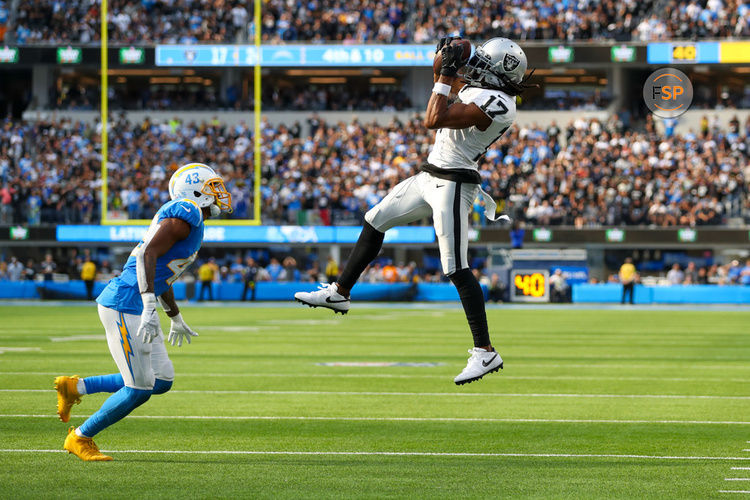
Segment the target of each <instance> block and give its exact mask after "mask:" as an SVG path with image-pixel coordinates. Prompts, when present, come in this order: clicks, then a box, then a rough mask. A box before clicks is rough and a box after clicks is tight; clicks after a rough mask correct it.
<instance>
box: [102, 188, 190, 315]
mask: <svg viewBox="0 0 750 500" xmlns="http://www.w3.org/2000/svg"><path fill="white" fill-rule="evenodd" d="M172 218H174V219H181V220H184V221H185V222H187V223H188V224H190V234H189V235H188V237H187V238H185V239H184V240H182V241H178V242H177V243H175V244H174V245H173V246H172V248H170V249H169V250H167V253H165V254H164V255H162V256H161V257H159V258H158V259H156V275H155V277H154V293H155V294H156V296H157V297H158V296H159V295H161V294H162V293H164V292H166V291H167V289H168V288H169V287H170V286H171V285H172V283H173V282H174V281H175V280H176V279H177V278H179V277H180V275H181V274H182V272H183V271H184V270H185V269H187V268H188V266H190V264H192V263H193V261H194V260H195V256H196V255H197V254H198V249H200V247H201V243H202V242H203V213H202V212H201V209H200V207H198V205H197V204H196V203H195V202H194V201H192V200H188V199H182V200H172V201H170V202H168V203H165V204H164V205H163V206H162V207H161V208H160V209H159V211H158V212H156V215H155V216H154V218H153V220H152V221H151V225H150V226H149V227H148V231H146V234H145V235H144V236H143V239H142V240H141V242H140V243H138V245H137V246H136V247H135V248H134V249H133V251H132V252H131V253H130V257H128V261H127V262H126V263H125V267H124V268H123V269H122V274H120V276H118V277H116V278H113V279H111V280H110V281H109V283H108V284H107V287H106V288H105V289H104V290H103V291H102V293H101V294H100V295H99V297H98V298H97V299H96V301H97V302H98V303H99V304H101V305H103V306H104V307H108V308H110V309H114V310H116V311H120V312H123V313H127V314H141V311H142V310H143V303H142V302H141V294H140V290H139V288H138V276H137V274H136V258H137V256H138V255H140V253H141V252H143V249H144V248H145V246H146V244H147V243H148V242H149V241H151V238H153V236H154V234H156V231H157V229H158V227H159V223H160V222H161V221H162V220H164V219H172Z"/></svg>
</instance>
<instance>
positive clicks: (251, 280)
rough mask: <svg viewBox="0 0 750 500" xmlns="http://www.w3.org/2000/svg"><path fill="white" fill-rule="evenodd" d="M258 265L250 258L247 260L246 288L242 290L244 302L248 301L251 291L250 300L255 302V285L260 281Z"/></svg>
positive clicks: (244, 272)
mask: <svg viewBox="0 0 750 500" xmlns="http://www.w3.org/2000/svg"><path fill="white" fill-rule="evenodd" d="M258 273H259V269H258V265H257V264H256V263H255V259H253V258H252V257H248V258H247V259H245V269H244V271H243V274H244V276H243V277H244V282H245V287H244V288H243V289H242V300H247V291H248V290H250V300H253V301H254V300H255V284H256V281H257V279H258Z"/></svg>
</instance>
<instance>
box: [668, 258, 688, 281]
mask: <svg viewBox="0 0 750 500" xmlns="http://www.w3.org/2000/svg"><path fill="white" fill-rule="evenodd" d="M684 281H685V273H684V272H682V269H680V264H678V263H677V262H675V263H674V264H672V269H670V270H669V272H668V273H667V282H668V283H669V284H670V285H682V283H683V282H684Z"/></svg>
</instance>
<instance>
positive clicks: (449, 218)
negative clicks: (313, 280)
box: [365, 172, 479, 275]
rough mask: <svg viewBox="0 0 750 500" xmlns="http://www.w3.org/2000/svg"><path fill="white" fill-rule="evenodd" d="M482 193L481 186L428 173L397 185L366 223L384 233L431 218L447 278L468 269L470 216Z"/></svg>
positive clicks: (368, 213) (367, 217) (374, 209)
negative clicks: (478, 196)
mask: <svg viewBox="0 0 750 500" xmlns="http://www.w3.org/2000/svg"><path fill="white" fill-rule="evenodd" d="M477 192H479V185H478V184H468V183H463V182H453V181H449V180H445V179H440V178H438V177H433V176H432V175H430V174H429V173H427V172H420V173H419V174H417V175H415V176H412V177H409V178H408V179H406V180H404V181H402V182H400V183H398V185H396V187H394V188H393V190H392V191H391V192H390V193H388V195H387V196H386V197H385V198H383V199H382V200H381V201H380V203H378V204H377V205H375V206H374V207H372V209H370V210H369V211H368V212H367V213H366V214H365V220H366V221H367V222H368V223H369V224H370V225H371V226H372V227H374V228H375V229H377V230H378V231H380V232H382V233H384V232H386V231H387V230H388V229H390V228H392V227H394V226H399V225H404V224H408V223H410V222H414V221H416V220H419V219H423V218H425V217H429V216H430V215H432V219H433V221H434V224H435V234H436V235H437V239H438V246H439V248H440V262H441V263H442V266H443V272H444V273H445V274H447V275H449V274H452V273H454V272H456V271H458V270H461V269H465V268H467V267H469V262H468V255H467V252H468V249H469V241H468V233H469V213H470V211H471V207H472V205H473V204H474V199H475V198H476V196H477Z"/></svg>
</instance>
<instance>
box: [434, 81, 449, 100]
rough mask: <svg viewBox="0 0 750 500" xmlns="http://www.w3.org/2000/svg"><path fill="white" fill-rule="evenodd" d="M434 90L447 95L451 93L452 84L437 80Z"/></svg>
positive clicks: (436, 92)
mask: <svg viewBox="0 0 750 500" xmlns="http://www.w3.org/2000/svg"><path fill="white" fill-rule="evenodd" d="M432 92H433V93H435V94H438V95H444V96H446V97H447V96H449V95H450V93H451V86H450V85H447V84H445V83H440V82H435V85H434V86H433V87H432Z"/></svg>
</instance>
